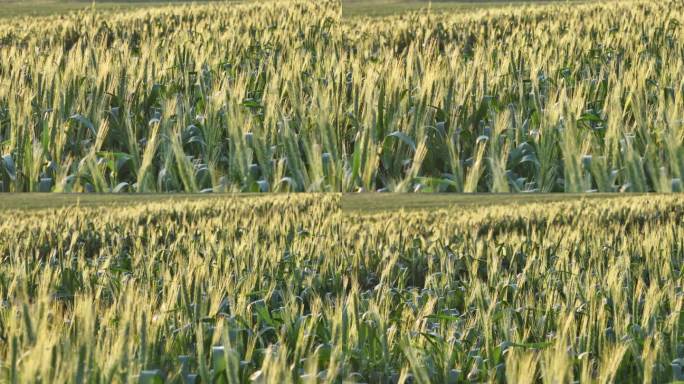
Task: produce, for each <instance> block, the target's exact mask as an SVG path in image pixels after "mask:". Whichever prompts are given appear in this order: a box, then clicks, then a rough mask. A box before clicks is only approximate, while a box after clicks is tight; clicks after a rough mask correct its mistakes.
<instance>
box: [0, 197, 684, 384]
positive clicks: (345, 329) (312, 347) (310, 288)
mask: <svg viewBox="0 0 684 384" xmlns="http://www.w3.org/2000/svg"><path fill="white" fill-rule="evenodd" d="M339 206H340V197H339V196H338V195H303V196H296V197H295V196H275V197H264V198H254V197H243V198H225V197H224V198H217V199H211V200H203V201H196V202H187V203H179V204H177V205H175V206H174V207H173V208H171V207H168V206H166V205H161V204H155V203H146V204H141V205H137V206H133V207H129V208H121V209H116V210H114V209H107V208H75V207H74V208H66V209H59V210H38V211H33V212H31V211H17V212H9V213H8V212H6V213H5V215H6V217H11V218H12V220H4V221H3V222H2V223H0V258H1V259H0V261H1V262H0V300H2V306H1V307H0V362H1V363H2V364H1V365H0V381H2V382H14V383H16V382H46V383H47V382H55V383H57V382H59V383H66V382H103V383H110V382H115V383H116V382H132V381H134V380H140V382H142V383H156V382H160V381H162V380H164V381H165V382H173V383H181V382H185V383H192V382H197V381H196V380H198V379H200V380H201V382H203V383H209V382H230V383H235V382H249V381H250V380H251V381H255V382H261V383H276V382H278V383H280V382H305V383H314V382H330V383H333V382H341V381H343V380H347V381H349V382H374V383H380V382H387V383H390V382H391V383H395V382H402V383H403V382H417V383H428V382H440V383H462V382H472V381H480V382H481V381H488V382H504V381H506V380H507V381H508V382H511V383H531V382H544V383H565V382H572V381H573V380H579V381H580V382H599V383H609V382H647V383H651V382H666V381H670V380H682V379H684V372H683V371H682V369H683V366H684V340H682V331H683V330H684V329H682V328H681V327H682V324H684V323H682V318H681V313H682V310H683V308H682V306H683V305H684V296H683V293H682V286H683V285H684V279H683V277H682V260H684V245H683V244H682V241H681V239H682V238H684V228H683V227H682V226H681V222H682V220H683V219H684V209H682V207H684V200H683V199H682V198H679V197H638V198H625V199H616V200H593V201H591V202H588V201H578V202H574V203H550V204H545V205H536V204H531V205H525V206H520V207H515V206H512V205H506V206H493V207H490V208H480V209H475V208H468V209H464V208H458V207H454V208H451V209H446V210H436V211H425V212H424V211H421V212H411V213H409V212H401V211H398V212H386V213H377V214H364V213H360V212H348V211H344V212H341V211H340V209H339ZM589 228H591V229H590V230H589ZM407 380H408V381H407Z"/></svg>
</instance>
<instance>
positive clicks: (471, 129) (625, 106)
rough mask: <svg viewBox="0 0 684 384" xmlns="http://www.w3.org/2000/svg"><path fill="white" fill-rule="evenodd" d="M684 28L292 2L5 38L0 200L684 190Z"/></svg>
mask: <svg viewBox="0 0 684 384" xmlns="http://www.w3.org/2000/svg"><path fill="white" fill-rule="evenodd" d="M683 15H684V7H683V6H682V4H681V3H680V2H676V1H658V2H656V1H625V2H611V3H610V4H586V5H577V4H572V5H569V4H558V5H544V6H534V7H517V8H507V7H504V8H498V9H491V8H488V9H487V10H481V11H477V10H468V11H465V10H464V11H463V12H461V13H459V14H450V13H440V14H433V13H430V12H428V11H427V10H426V11H421V12H415V13H411V14H406V15H400V16H392V17H386V18H372V19H371V18H363V17H355V18H349V19H347V18H342V17H341V5H340V3H339V2H337V1H322V2H313V1H300V0H293V1H285V2H266V3H258V4H243V5H235V4H209V5H195V6H178V7H173V8H163V9H157V10H145V11H130V12H124V13H121V14H117V15H114V14H103V13H94V12H81V13H78V14H73V15H71V16H66V17H64V16H62V17H53V18H23V19H16V20H2V21H0V57H2V58H3V60H2V61H1V62H0V155H1V156H2V161H0V177H1V179H2V180H0V181H1V182H2V187H1V188H0V189H1V190H4V191H51V190H57V191H117V192H143V191H145V192H153V191H157V192H166V191H254V192H258V191H263V192H265V191H359V190H364V191H376V190H389V191H455V192H464V191H465V192H485V191H494V192H505V191H513V192H522V191H543V192H549V191H568V192H584V191H593V190H597V191H658V192H669V191H678V190H681V183H682V182H681V180H682V174H681V172H682V169H683V164H684V160H683V158H682V152H683V150H682V134H681V131H682V129H681V124H682V123H681V121H682V116H680V115H681V112H680V111H681V110H682V92H683V91H682V89H684V88H683V86H682V84H683V81H682V76H683V75H682V73H684V72H683V71H682V59H681V57H680V56H681V55H680V52H681V50H682V38H681V33H682V32H681V20H682V18H683V17H684V16H683ZM102 128H106V131H104V132H101V129H102Z"/></svg>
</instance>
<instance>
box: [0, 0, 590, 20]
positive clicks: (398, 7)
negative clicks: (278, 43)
mask: <svg viewBox="0 0 684 384" xmlns="http://www.w3.org/2000/svg"><path fill="white" fill-rule="evenodd" d="M208 1H214V2H221V1H230V2H247V1H248V0H198V1H184V0H170V1H169V0H167V1H156V0H138V1H120V0H119V1H116V0H114V1H96V2H95V9H96V10H97V11H106V12H112V11H115V12H116V11H121V12H123V11H126V10H131V9H139V8H155V7H165V6H173V5H182V4H197V3H203V2H208ZM559 1H562V0H557V1H555V2H559ZM565 1H568V0H565ZM570 1H574V2H580V1H581V0H570ZM550 2H554V0H541V1H534V0H533V1H530V0H527V1H520V0H508V1H507V0H489V1H487V0H484V1H483V0H479V1H467V0H465V1H464V0H442V1H434V2H432V3H431V4H430V3H429V2H428V1H424V0H342V15H343V16H345V17H354V16H387V15H393V14H398V13H403V12H411V11H418V10H426V9H428V8H429V9H431V10H432V11H434V12H446V11H459V10H467V9H476V8H492V7H505V6H510V5H516V4H517V5H519V4H526V5H531V4H545V3H550ZM92 6H93V4H92V3H91V2H88V1H74V0H64V1H60V0H26V1H19V0H0V18H2V17H18V16H50V15H60V14H66V13H70V12H75V11H81V10H88V9H91V8H92Z"/></svg>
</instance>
